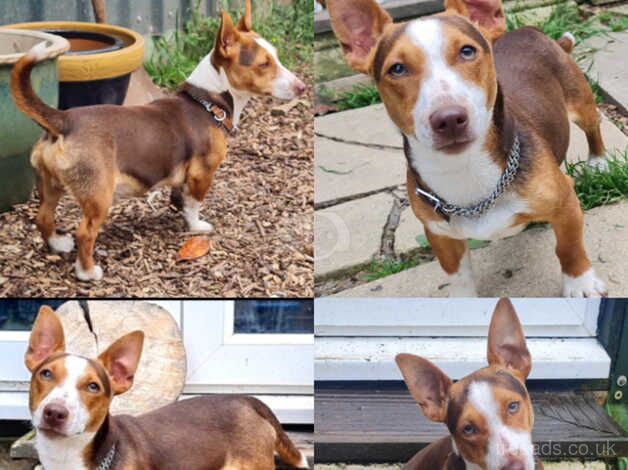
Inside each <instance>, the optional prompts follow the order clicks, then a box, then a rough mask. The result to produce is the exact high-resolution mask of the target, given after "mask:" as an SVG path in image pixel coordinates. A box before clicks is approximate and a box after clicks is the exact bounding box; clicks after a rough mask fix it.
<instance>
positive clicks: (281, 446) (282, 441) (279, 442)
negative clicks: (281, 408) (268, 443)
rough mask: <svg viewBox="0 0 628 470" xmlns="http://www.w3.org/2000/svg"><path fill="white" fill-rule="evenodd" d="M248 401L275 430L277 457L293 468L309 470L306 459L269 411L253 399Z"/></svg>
mask: <svg viewBox="0 0 628 470" xmlns="http://www.w3.org/2000/svg"><path fill="white" fill-rule="evenodd" d="M250 401H251V404H252V405H253V408H254V409H255V411H256V412H257V414H259V415H260V416H261V417H262V418H264V419H265V420H266V421H268V422H269V423H270V425H271V426H272V427H273V428H274V429H275V433H276V434H277V439H276V441H275V450H276V451H277V453H278V454H279V457H281V460H282V461H283V462H285V463H287V464H288V465H290V466H292V467H295V468H310V467H309V464H308V461H307V458H306V457H305V455H304V454H303V452H301V451H300V450H299V449H297V446H295V445H294V443H293V442H292V441H291V440H290V438H289V437H288V434H286V431H284V430H283V427H282V426H281V423H280V422H279V420H278V419H277V417H276V416H275V414H274V413H273V412H272V411H271V409H270V408H268V406H266V405H265V404H264V403H262V402H261V401H259V400H257V399H255V398H250Z"/></svg>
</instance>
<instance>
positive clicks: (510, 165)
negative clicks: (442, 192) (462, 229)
mask: <svg viewBox="0 0 628 470" xmlns="http://www.w3.org/2000/svg"><path fill="white" fill-rule="evenodd" d="M520 152H521V148H520V145H519V137H518V136H516V135H515V140H514V141H513V143H512V148H511V149H510V153H509V154H508V161H507V162H506V169H505V170H504V172H503V173H502V175H501V177H500V178H499V181H498V182H497V186H495V189H494V190H493V192H492V193H491V194H490V195H489V196H488V197H487V198H486V199H484V200H483V201H480V202H478V203H477V204H474V205H472V206H468V207H461V206H456V205H455V204H449V203H447V202H445V201H444V200H442V199H441V198H439V197H438V196H436V195H434V194H432V193H429V192H427V191H424V190H422V189H421V188H420V187H419V185H418V183H417V184H416V188H415V193H416V195H417V196H419V197H420V196H423V197H425V198H426V199H428V200H429V201H430V203H431V204H432V206H433V207H434V211H436V212H442V213H443V214H445V215H461V216H463V217H479V216H481V215H482V214H484V213H485V212H486V211H487V210H489V209H490V208H491V207H493V206H494V205H495V201H496V200H497V198H498V197H500V196H501V195H502V194H504V191H506V189H507V188H508V186H510V184H511V183H512V182H513V180H514V179H515V176H516V175H517V171H518V170H519V162H520V160H521V153H520Z"/></svg>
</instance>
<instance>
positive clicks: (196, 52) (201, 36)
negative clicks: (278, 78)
mask: <svg viewBox="0 0 628 470" xmlns="http://www.w3.org/2000/svg"><path fill="white" fill-rule="evenodd" d="M313 9H314V0H294V3H293V4H292V5H289V6H286V5H280V4H278V3H276V2H273V3H271V4H270V7H269V8H266V10H264V11H263V12H260V11H259V9H258V8H255V2H254V6H253V12H254V13H253V29H254V30H255V31H256V32H257V33H259V34H260V35H261V36H262V37H264V38H265V39H266V40H268V41H269V42H271V43H272V44H273V45H274V46H275V47H277V49H278V51H279V58H280V60H281V61H282V63H283V64H284V65H285V66H286V67H288V68H295V67H310V66H311V63H312V57H313V54H314V46H313V44H314V15H313V13H312V12H313ZM231 16H232V18H233V19H234V22H237V21H238V19H239V18H240V16H241V13H240V12H231ZM177 23H178V21H177ZM219 26H220V19H219V18H214V17H207V16H205V15H204V14H202V13H201V11H200V0H197V2H196V3H195V6H194V7H193V8H192V10H191V12H190V19H189V20H188V21H187V22H186V23H185V25H184V26H183V28H182V30H180V31H176V32H174V33H172V34H170V35H168V36H164V37H160V38H156V39H155V41H154V50H153V53H152V55H151V57H150V59H149V60H148V62H147V63H146V64H145V67H146V71H147V72H148V74H149V75H150V76H151V78H152V79H153V81H154V82H155V83H156V84H157V85H159V86H163V87H166V88H171V89H172V88H175V87H177V86H178V85H179V84H181V83H182V82H183V81H184V80H185V79H186V78H187V77H188V75H189V74H190V73H191V72H192V70H194V67H196V65H197V64H198V62H199V61H200V60H201V59H202V58H203V57H204V56H206V55H207V54H208V53H209V51H211V49H212V48H213V47H214V42H215V38H216V33H217V32H218V28H219Z"/></svg>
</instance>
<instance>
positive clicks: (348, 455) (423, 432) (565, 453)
mask: <svg viewBox="0 0 628 470" xmlns="http://www.w3.org/2000/svg"><path fill="white" fill-rule="evenodd" d="M532 400H533V403H534V409H535V416H536V420H535V427H534V433H533V439H534V442H535V443H536V445H537V449H538V452H537V453H538V454H539V455H540V456H541V457H543V458H544V459H547V460H558V459H564V458H566V457H571V458H580V459H605V458H613V457H617V456H620V455H621V456H627V455H628V436H627V435H626V434H625V433H624V432H623V431H622V430H621V429H620V428H619V427H618V426H617V425H616V424H615V423H614V422H613V421H612V420H611V419H610V418H609V417H608V416H607V415H606V414H605V413H604V410H603V409H602V408H601V407H600V406H599V405H597V404H596V403H595V402H594V401H593V400H589V399H586V398H584V397H583V396H581V395H577V394H575V393H532ZM315 415H316V424H315V442H316V444H315V455H316V462H318V463H324V462H350V463H366V462H371V463H379V462H382V463H383V462H402V461H406V460H408V459H409V458H410V457H412V456H413V455H414V454H415V453H416V452H417V451H418V450H419V449H421V448H422V447H424V446H425V445H427V444H429V443H431V442H433V441H435V440H436V439H438V438H439V437H442V436H444V435H446V434H447V429H446V427H445V426H444V425H442V424H438V423H432V422H430V421H428V420H427V419H425V418H424V417H423V415H422V414H421V413H420V410H419V408H418V406H417V405H416V404H415V403H414V401H413V400H412V398H411V397H410V395H409V394H408V392H407V391H406V390H405V389H403V388H391V387H382V388H380V389H370V390H367V389H352V390H347V389H343V388H342V387H340V386H331V387H330V386H325V387H322V386H318V387H317V390H316V398H315Z"/></svg>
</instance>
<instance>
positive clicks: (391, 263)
mask: <svg viewBox="0 0 628 470" xmlns="http://www.w3.org/2000/svg"><path fill="white" fill-rule="evenodd" d="M419 262H420V257H419V256H418V255H416V256H412V257H410V258H407V259H385V260H373V261H371V264H370V265H369V266H368V267H367V268H366V270H365V273H364V275H363V276H362V278H363V279H364V280H365V281H367V282H371V281H376V280H377V279H381V278H383V277H386V276H391V275H392V274H397V273H399V272H401V271H405V270H406V269H410V268H413V267H415V266H418V265H419Z"/></svg>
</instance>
